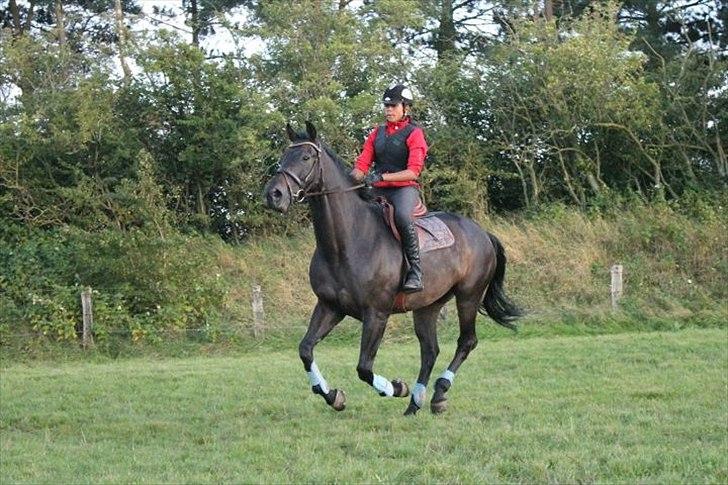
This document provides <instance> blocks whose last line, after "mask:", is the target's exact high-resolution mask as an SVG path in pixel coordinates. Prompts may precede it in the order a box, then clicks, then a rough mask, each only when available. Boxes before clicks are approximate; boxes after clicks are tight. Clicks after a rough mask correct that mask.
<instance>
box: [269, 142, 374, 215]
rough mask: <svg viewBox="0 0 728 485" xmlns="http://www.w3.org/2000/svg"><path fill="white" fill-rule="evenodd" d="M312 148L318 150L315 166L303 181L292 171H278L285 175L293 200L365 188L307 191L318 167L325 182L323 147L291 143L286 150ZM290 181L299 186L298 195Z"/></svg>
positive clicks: (312, 144)
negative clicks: (310, 179)
mask: <svg viewBox="0 0 728 485" xmlns="http://www.w3.org/2000/svg"><path fill="white" fill-rule="evenodd" d="M306 145H308V146H310V147H313V149H314V150H316V159H315V160H314V161H313V164H311V169H310V170H309V171H308V173H307V174H306V176H305V177H304V178H303V180H301V179H300V177H298V175H296V174H295V173H293V172H291V171H290V170H288V169H286V168H283V167H281V166H280V165H279V166H278V170H276V173H279V174H281V175H283V180H285V181H286V188H288V195H290V196H291V199H293V200H295V201H296V202H303V201H304V200H306V197H317V196H320V195H329V194H338V193H342V192H350V191H352V190H358V189H360V188H362V187H364V184H359V185H354V186H352V187H347V188H344V189H331V190H319V191H315V192H309V191H308V190H306V188H307V186H308V184H309V182H310V181H309V178H310V177H311V175H312V174H313V173H314V171H315V170H316V168H317V167H318V172H319V181H320V182H321V183H323V180H324V169H323V167H322V165H321V147H319V146H318V145H317V144H316V143H313V142H310V141H301V142H298V143H291V144H290V145H288V146H287V147H286V150H288V149H289V148H295V147H300V146H306ZM289 179H290V180H292V181H293V182H295V183H296V185H297V186H298V190H297V191H296V193H293V189H292V188H291V183H290V181H289Z"/></svg>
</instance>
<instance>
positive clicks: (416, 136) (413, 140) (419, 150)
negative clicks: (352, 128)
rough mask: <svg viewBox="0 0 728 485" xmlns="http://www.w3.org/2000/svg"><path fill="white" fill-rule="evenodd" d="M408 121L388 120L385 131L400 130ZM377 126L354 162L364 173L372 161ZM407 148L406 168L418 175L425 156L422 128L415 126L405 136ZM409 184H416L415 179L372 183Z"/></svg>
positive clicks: (402, 185) (405, 185)
mask: <svg viewBox="0 0 728 485" xmlns="http://www.w3.org/2000/svg"><path fill="white" fill-rule="evenodd" d="M409 122H410V118H405V119H403V120H401V121H394V122H389V121H387V125H386V127H385V133H386V134H387V135H391V134H392V133H394V132H395V131H397V130H401V129H402V128H404V127H405V126H407V125H408V124H409ZM378 131H379V126H375V127H374V129H373V130H372V132H371V133H369V136H368V137H367V139H366V141H365V142H364V147H362V151H361V154H360V155H359V157H358V158H357V159H356V162H354V167H356V168H358V169H359V170H361V171H362V172H364V173H367V172H368V171H369V169H370V168H371V166H372V163H373V162H374V141H375V140H376V139H377V132H378ZM407 148H408V149H409V156H408V157H407V169H408V170H411V171H412V172H414V174H415V175H416V176H417V177H419V176H420V172H422V169H423V168H425V157H426V156H427V142H426V141H425V133H424V132H423V131H422V128H420V127H419V126H416V127H415V129H414V130H412V133H410V134H409V136H408V137H407ZM410 185H414V186H418V184H417V181H415V180H408V181H406V182H387V181H384V180H383V181H381V182H377V183H375V184H374V186H375V187H407V186H410Z"/></svg>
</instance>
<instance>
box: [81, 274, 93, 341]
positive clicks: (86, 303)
mask: <svg viewBox="0 0 728 485" xmlns="http://www.w3.org/2000/svg"><path fill="white" fill-rule="evenodd" d="M81 308H82V309H83V337H82V340H81V343H82V345H83V348H84V349H88V348H90V347H92V346H93V345H94V336H93V334H92V331H93V326H94V310H93V304H92V303H91V287H88V288H86V289H85V290H84V291H83V292H81Z"/></svg>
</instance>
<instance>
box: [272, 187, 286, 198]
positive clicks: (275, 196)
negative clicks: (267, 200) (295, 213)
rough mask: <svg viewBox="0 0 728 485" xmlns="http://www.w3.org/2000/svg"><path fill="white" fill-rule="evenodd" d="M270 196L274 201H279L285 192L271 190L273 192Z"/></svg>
mask: <svg viewBox="0 0 728 485" xmlns="http://www.w3.org/2000/svg"><path fill="white" fill-rule="evenodd" d="M270 196H271V197H272V198H274V199H276V200H278V199H280V198H281V197H283V192H281V191H280V190H278V189H273V190H271V191H270Z"/></svg>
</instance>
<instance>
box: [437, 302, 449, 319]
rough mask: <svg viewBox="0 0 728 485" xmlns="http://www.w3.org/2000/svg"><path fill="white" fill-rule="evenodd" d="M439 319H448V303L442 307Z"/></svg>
mask: <svg viewBox="0 0 728 485" xmlns="http://www.w3.org/2000/svg"><path fill="white" fill-rule="evenodd" d="M438 320H439V321H440V322H444V321H446V320H447V305H442V308H440V315H438Z"/></svg>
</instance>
